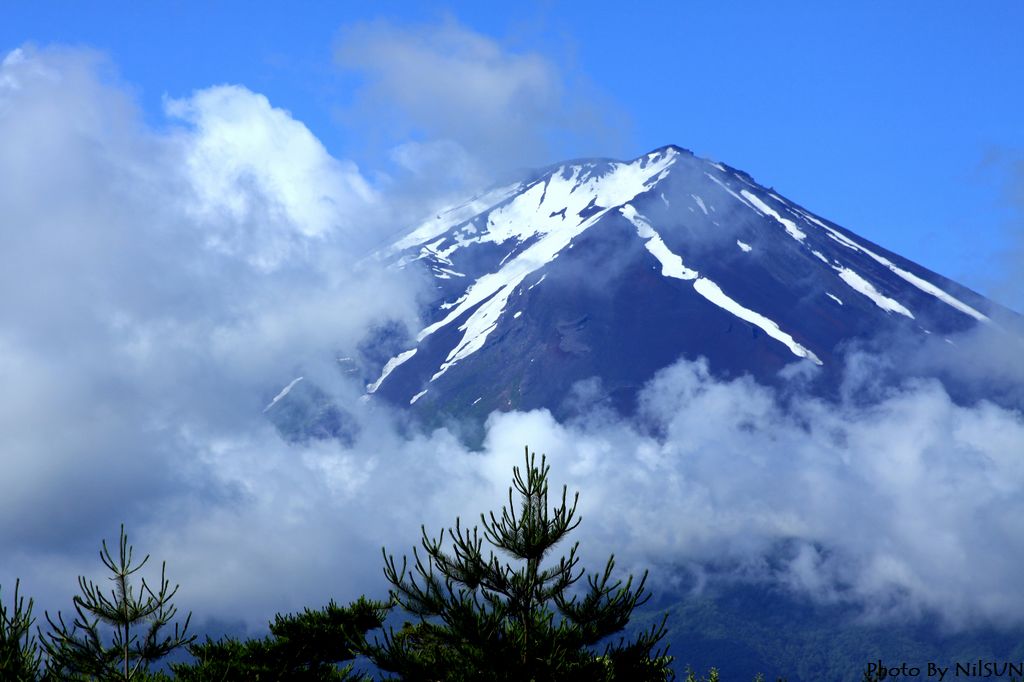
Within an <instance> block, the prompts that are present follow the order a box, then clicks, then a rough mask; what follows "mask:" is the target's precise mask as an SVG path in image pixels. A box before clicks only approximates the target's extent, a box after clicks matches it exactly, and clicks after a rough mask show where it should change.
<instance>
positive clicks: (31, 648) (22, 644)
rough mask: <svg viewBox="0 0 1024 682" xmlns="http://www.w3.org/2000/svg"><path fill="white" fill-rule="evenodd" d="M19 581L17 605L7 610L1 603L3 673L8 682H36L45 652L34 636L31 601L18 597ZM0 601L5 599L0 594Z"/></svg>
mask: <svg viewBox="0 0 1024 682" xmlns="http://www.w3.org/2000/svg"><path fill="white" fill-rule="evenodd" d="M19 587H20V581H18V580H15V581H14V601H13V603H12V606H11V609H10V610H8V609H7V607H6V606H5V605H4V603H3V600H2V599H0V673H3V675H2V679H4V680H7V681H9V682H34V681H35V680H36V679H38V678H39V666H40V663H41V657H42V652H40V650H39V642H38V641H36V638H35V636H33V634H32V622H33V620H34V619H33V618H32V600H31V599H29V600H28V607H27V608H26V606H25V598H24V597H19V596H18V588H19ZM0 597H3V594H2V592H0Z"/></svg>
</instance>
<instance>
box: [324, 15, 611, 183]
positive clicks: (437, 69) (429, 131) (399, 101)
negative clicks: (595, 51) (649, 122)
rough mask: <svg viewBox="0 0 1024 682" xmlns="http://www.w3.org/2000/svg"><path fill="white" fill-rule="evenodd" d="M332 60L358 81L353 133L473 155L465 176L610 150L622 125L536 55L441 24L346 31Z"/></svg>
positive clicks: (375, 25)
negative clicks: (422, 142)
mask: <svg viewBox="0 0 1024 682" xmlns="http://www.w3.org/2000/svg"><path fill="white" fill-rule="evenodd" d="M337 57H338V62H339V64H341V65H342V66H343V67H345V68H347V69H350V70H353V71H356V72H358V73H359V74H360V75H361V76H362V77H363V79H364V84H363V85H362V87H361V89H360V90H359V91H358V92H357V95H356V106H355V110H354V112H350V113H351V114H353V115H354V117H355V119H356V120H357V121H358V123H359V125H360V126H361V127H363V128H364V129H366V128H369V129H371V130H374V131H376V133H377V134H378V135H380V136H382V137H383V138H385V139H388V140H389V141H391V142H405V141H407V140H408V139H409V138H412V139H425V140H427V141H429V142H436V141H441V142H443V143H444V144H447V145H457V146H459V147H461V148H462V149H463V150H464V154H466V155H468V156H469V157H471V158H473V159H475V163H476V165H475V166H474V167H473V170H475V171H477V172H483V173H487V174H488V175H490V176H493V174H495V173H496V172H497V173H500V172H503V171H507V170H508V169H509V168H517V167H522V166H537V165H544V164H547V163H550V162H551V160H552V158H562V157H565V156H579V155H581V154H585V153H588V152H598V151H603V153H605V154H608V153H611V152H613V151H615V149H614V147H615V146H616V140H617V139H618V138H619V136H620V132H619V131H620V130H621V128H622V127H623V122H622V120H621V119H622V118H623V117H622V116H621V115H619V114H618V113H617V109H616V107H614V106H613V105H612V104H611V103H609V102H604V101H601V98H600V96H599V95H598V93H597V91H596V90H595V89H593V88H588V87H587V86H586V85H585V84H584V83H583V82H582V78H581V77H579V76H576V77H575V78H570V77H569V75H568V74H567V73H565V72H564V71H562V70H561V69H560V68H559V67H558V65H557V64H556V63H555V62H554V61H553V60H551V59H550V58H548V57H547V56H545V55H544V54H542V53H541V52H539V51H528V50H522V51H514V50H511V49H508V48H507V47H506V46H504V45H502V44H500V43H499V42H497V41H495V40H494V39H492V38H490V37H487V36H484V35H482V34H480V33H477V32H475V31H472V30H471V29H469V28H467V27H465V26H462V25H460V24H458V23H457V22H455V21H454V20H451V19H449V20H445V21H442V22H440V23H438V24H431V25H423V26H398V25H394V24H390V23H388V22H384V21H377V22H372V23H364V24H356V25H352V26H348V27H346V28H345V30H343V31H342V33H341V35H340V38H339V40H338V47H337ZM598 141H599V142H600V143H599V144H597V145H595V142H598ZM478 179H479V178H478V177H473V178H470V180H478Z"/></svg>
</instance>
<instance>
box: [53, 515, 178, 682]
mask: <svg viewBox="0 0 1024 682" xmlns="http://www.w3.org/2000/svg"><path fill="white" fill-rule="evenodd" d="M119 546H120V549H119V552H118V556H117V558H116V559H115V558H114V556H113V555H112V554H111V553H110V550H109V548H108V547H107V542H106V540H104V541H103V544H102V550H101V551H100V559H101V560H102V561H103V564H104V565H105V566H106V567H107V569H108V570H109V571H110V572H111V573H112V574H113V576H112V577H111V578H110V580H111V581H112V582H113V583H114V589H113V590H112V591H111V594H110V597H107V596H106V595H105V594H103V592H102V591H101V590H100V586H99V585H97V584H96V583H94V582H92V581H91V580H87V579H86V578H85V577H84V576H79V578H78V586H79V588H80V590H81V595H76V596H75V597H74V606H75V613H76V616H75V619H74V620H73V621H72V624H71V626H70V628H69V626H68V625H67V624H66V623H65V622H64V617H63V615H62V614H61V613H60V612H59V611H58V612H57V619H56V621H54V619H53V618H51V617H50V614H49V613H46V614H45V615H46V620H47V622H48V623H49V624H50V632H49V633H47V634H46V635H44V636H43V639H42V641H43V648H44V649H45V650H46V655H47V670H46V676H47V679H48V680H101V681H104V682H106V681H107V680H119V681H123V682H130V681H131V682H135V681H139V680H147V679H153V676H152V675H150V674H149V666H150V665H151V664H152V663H154V662H155V661H157V660H159V659H161V658H163V657H164V656H166V655H167V654H169V653H170V652H172V651H174V650H175V649H177V648H179V647H181V646H184V645H187V644H189V643H191V642H192V641H193V640H194V639H195V638H194V637H189V636H187V631H188V624H189V620H191V618H192V616H191V614H189V616H188V617H187V618H186V619H185V624H184V626H183V627H181V628H179V626H178V625H177V624H175V626H174V634H173V635H166V636H162V635H161V630H162V629H163V628H164V627H165V626H166V625H168V624H169V623H170V622H171V620H172V619H173V618H174V616H175V614H176V613H177V608H175V607H174V606H173V605H172V604H171V599H172V598H173V597H174V595H175V594H176V593H177V591H178V587H177V586H175V588H174V589H173V590H171V589H170V582H169V581H168V580H167V578H166V569H167V564H166V562H165V563H164V564H163V565H162V567H161V569H160V584H159V587H158V589H157V590H156V591H154V590H153V589H152V588H151V587H150V586H149V585H148V584H147V583H146V580H145V579H144V578H143V579H142V580H141V586H140V588H139V591H138V594H136V592H135V587H134V586H133V585H132V583H131V581H130V578H131V576H132V575H133V574H135V573H137V572H138V571H139V570H140V569H142V567H143V566H144V565H145V564H146V562H147V561H148V560H149V555H148V554H147V555H146V557H145V558H144V559H143V560H142V561H141V562H139V564H138V565H134V566H133V564H132V552H133V548H132V547H131V546H130V545H129V544H128V536H127V535H126V534H125V532H124V524H122V525H121V538H120V543H119ZM101 624H102V626H101ZM111 631H112V632H111ZM140 631H142V633H141V636H140ZM40 634H42V632H40ZM108 634H109V637H106V636H105V635H108ZM106 639H109V640H110V643H109V644H107V643H105V640H106Z"/></svg>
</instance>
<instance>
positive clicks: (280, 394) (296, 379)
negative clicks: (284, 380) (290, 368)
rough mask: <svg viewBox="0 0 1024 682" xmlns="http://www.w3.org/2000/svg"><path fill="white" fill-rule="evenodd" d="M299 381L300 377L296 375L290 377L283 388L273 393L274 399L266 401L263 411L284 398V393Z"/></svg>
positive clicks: (286, 393)
mask: <svg viewBox="0 0 1024 682" xmlns="http://www.w3.org/2000/svg"><path fill="white" fill-rule="evenodd" d="M300 381H302V377H296V378H294V379H292V381H291V383H290V384H288V385H287V386H285V387H284V388H282V389H281V392H280V393H278V394H277V395H275V396H274V399H273V400H271V401H270V403H268V404H267V406H266V407H264V408H263V412H264V413H265V412H266V411H267V410H269V409H270V408H272V407H273V406H274V405H276V404H277V403H278V402H280V401H281V399H282V398H284V397H285V396H286V395H288V394H289V393H290V392H291V390H292V389H293V388H295V384H297V383H299V382H300Z"/></svg>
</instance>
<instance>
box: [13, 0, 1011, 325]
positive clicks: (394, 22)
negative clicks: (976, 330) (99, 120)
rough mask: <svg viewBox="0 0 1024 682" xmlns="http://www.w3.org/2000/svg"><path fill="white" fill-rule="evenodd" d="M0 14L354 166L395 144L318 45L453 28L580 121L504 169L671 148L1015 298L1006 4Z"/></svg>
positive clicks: (243, 7) (30, 10)
mask: <svg viewBox="0 0 1024 682" xmlns="http://www.w3.org/2000/svg"><path fill="white" fill-rule="evenodd" d="M4 15H5V18H4V21H3V22H2V23H0V50H4V51H7V50H10V49H13V48H16V47H18V46H20V45H23V44H25V43H33V44H35V45H37V46H48V45H54V44H60V45H75V46H87V47H91V48H94V49H96V50H99V51H101V52H103V53H105V54H106V55H107V56H108V57H109V60H110V64H111V65H112V69H111V70H112V72H114V73H116V74H117V77H118V78H119V79H120V80H121V82H122V85H123V86H126V87H128V88H129V89H130V91H131V92H132V93H133V96H134V97H135V98H136V99H137V101H138V103H139V104H140V106H141V107H142V109H143V112H144V116H145V119H146V120H147V122H149V123H150V124H151V125H154V126H160V125H163V124H164V123H165V118H164V113H163V98H164V97H165V96H169V97H172V98H180V97H185V96H188V95H189V94H190V93H192V92H193V91H194V90H197V89H201V88H205V87H208V86H211V85H217V84H225V83H232V84H241V85H244V86H245V87H247V88H248V89H250V90H253V91H255V92H258V93H262V94H264V95H266V96H267V97H268V98H269V100H270V102H271V104H272V105H273V106H275V107H279V108H282V109H286V110H288V111H290V112H291V113H292V115H293V116H294V117H295V118H296V119H297V120H299V121H301V122H303V123H304V124H305V125H306V126H308V127H309V128H310V130H311V131H312V132H313V134H314V135H316V136H317V137H318V138H319V139H320V140H321V141H322V142H323V143H324V144H325V146H326V147H327V149H328V150H329V151H330V152H331V154H332V155H334V156H336V157H339V158H351V159H354V160H355V161H357V162H358V163H359V164H360V167H361V168H363V169H368V170H369V171H373V170H375V169H379V168H382V167H383V166H384V165H385V164H384V163H383V162H382V156H383V155H382V149H385V148H386V144H387V143H392V142H396V141H397V140H396V139H389V137H388V132H387V131H384V132H382V131H380V130H373V131H368V130H367V128H368V126H367V120H368V118H372V116H367V114H366V111H365V110H363V111H362V115H355V114H353V111H354V110H355V109H354V107H355V102H356V100H357V99H358V94H359V93H360V92H361V90H360V89H361V88H364V86H365V85H366V81H367V80H368V79H372V78H373V74H372V67H371V66H368V65H367V64H366V63H361V64H356V65H354V66H353V65H352V64H351V63H349V64H347V65H346V64H343V63H339V58H338V50H339V48H343V47H344V46H345V45H346V44H347V43H350V42H351V40H350V38H351V37H352V28H353V27H356V31H357V32H358V31H360V30H365V29H366V26H367V22H377V23H378V24H380V23H383V24H386V25H387V26H389V27H390V28H391V29H392V30H395V31H401V30H410V31H417V32H420V33H421V34H422V32H424V31H429V30H430V29H431V27H435V26H438V25H441V24H443V23H444V22H448V23H454V24H456V25H458V26H460V27H462V28H463V29H465V30H466V31H468V32H473V33H475V34H479V35H480V36H482V37H486V38H489V39H492V40H493V41H495V43H496V44H497V45H498V46H500V48H501V49H502V50H503V51H505V52H506V53H508V54H510V55H513V56H524V55H526V56H538V57H539V58H541V59H543V60H545V62H546V64H547V65H548V66H549V67H550V69H551V70H552V72H553V73H555V74H556V77H557V78H559V79H561V82H560V85H559V87H560V88H561V91H562V93H563V97H562V99H561V100H560V101H559V102H557V103H556V106H561V107H563V108H564V109H565V111H566V115H567V116H568V117H569V118H572V117H574V116H575V117H577V118H580V119H582V118H586V117H588V116H592V117H597V118H600V119H601V125H600V126H598V127H599V128H600V130H599V131H598V132H595V131H594V130H591V129H588V131H587V133H586V134H582V135H577V134H573V131H572V130H571V124H566V123H565V122H564V121H561V122H560V124H559V126H558V127H557V130H555V131H553V132H552V133H551V134H550V135H548V140H547V142H548V144H546V145H545V146H544V147H543V151H542V152H540V151H538V152H537V153H534V154H533V155H531V156H529V157H525V158H524V159H522V160H523V161H529V162H536V163H543V162H553V161H556V160H559V159H560V158H561V157H575V156H589V155H604V156H632V155H637V154H640V153H642V152H645V151H647V150H649V149H652V148H654V147H658V146H661V145H664V144H667V143H675V144H679V145H681V146H684V147H688V148H691V149H693V150H694V151H695V152H696V153H698V154H700V155H703V156H709V157H712V158H715V159H717V160H721V161H724V162H726V163H729V164H730V165H733V166H735V167H738V168H741V169H743V170H746V171H747V172H749V173H751V174H752V175H753V176H754V177H755V178H756V179H757V180H758V181H760V182H762V183H763V184H766V185H771V186H774V187H775V188H777V189H778V190H779V191H782V192H783V193H784V194H786V195H787V196H788V197H790V198H792V199H794V200H796V201H798V202H800V203H803V204H804V205H805V206H807V207H809V208H811V209H812V210H814V211H815V212H817V213H819V214H820V215H823V216H825V217H827V218H829V219H831V220H834V221H836V222H838V223H840V224H842V225H844V226H846V227H848V228H850V229H853V230H854V231H856V232H858V233H859V234H861V235H863V236H865V237H867V238H869V239H872V240H873V241H875V242H877V243H879V244H881V245H883V246H886V247H888V248H890V249H892V250H894V251H896V252H898V253H900V254H902V255H905V256H907V257H910V258H911V259H913V260H915V261H917V262H919V263H921V264H923V265H925V266H927V267H930V268H932V269H934V270H936V271H938V272H940V273H942V274H944V275H947V276H949V277H952V278H954V279H958V280H960V281H961V282H963V283H965V284H967V285H969V286H971V287H973V288H975V289H977V290H979V291H981V292H983V293H988V294H989V295H991V296H994V297H995V298H996V299H997V300H1000V301H1002V302H1005V303H1008V304H1010V305H1012V306H1014V307H1017V308H1020V307H1021V304H1022V303H1024V293H1022V291H1021V279H1020V278H1019V277H1018V276H1017V274H1018V273H1017V270H1018V269H1019V266H1018V264H1017V263H1015V262H1014V256H1015V255H1016V256H1017V257H1019V256H1020V251H1015V249H1019V246H1018V244H1019V240H1020V236H1019V234H1020V232H1021V229H1022V227H1021V225H1022V223H1024V218H1022V216H1021V211H1022V209H1021V206H1020V205H1019V204H1018V205H1014V204H1013V202H1012V201H1011V199H1012V197H1013V196H1014V193H1015V192H1019V189H1018V188H1019V187H1020V186H1021V185H1022V184H1024V180H1022V179H1021V177H1020V175H1021V171H1020V170H1019V169H1020V159H1021V157H1022V155H1024V124H1022V123H1021V112H1022V111H1024V79H1022V78H1021V77H1020V74H1022V73H1024V41H1022V40H1020V28H1021V26H1024V5H1022V4H1021V3H1017V2H989V3H984V4H976V3H952V2H940V3H935V2H901V3H882V2H870V3H844V4H838V3H795V2H773V3H757V4H755V3H712V2H699V3H696V2H663V3H645V4H644V5H643V6H642V7H641V8H638V9H630V10H628V11H624V10H623V9H622V7H621V6H620V5H619V4H618V3H576V2H567V3H553V2H552V3H548V2H541V3H536V2H534V3H529V2H521V3H476V2H463V3H460V2H451V3H444V4H430V3H408V2H386V1H381V2H361V3H355V2H310V3H303V4H302V5H301V9H299V10H291V9H290V10H285V9H283V8H282V7H281V6H279V5H277V6H273V7H272V6H271V4H270V3H256V4H253V3H243V2H218V3H202V4H200V3H186V2H167V3H134V4H132V3H100V4H90V5H88V6H87V5H84V4H75V3H19V4H17V5H15V6H11V7H8V8H7V9H5V10H4ZM580 103H585V104H584V105H583V106H582V107H581V108H575V107H579V105H580ZM356 109H357V107H356ZM364 109H365V107H364ZM595 112H596V113H595ZM549 113H550V112H549ZM549 118H550V117H549ZM549 123H550V120H548V121H546V122H544V121H541V122H538V123H537V124H536V125H537V126H538V127H543V126H544V125H547V124H549ZM582 125H585V124H581V126H582ZM369 127H372V126H369ZM411 128H414V126H411V127H410V129H403V131H402V132H404V133H407V134H411V135H413V136H415V135H416V134H417V133H418V132H419V131H417V130H413V129H411ZM428 132H429V131H428ZM368 138H371V139H373V140H374V141H375V142H376V143H368V142H367V139H368Z"/></svg>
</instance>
